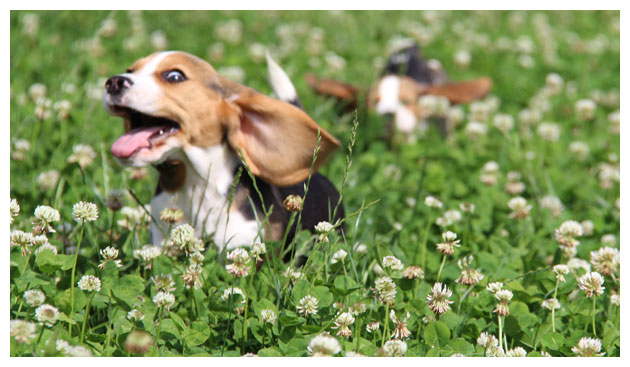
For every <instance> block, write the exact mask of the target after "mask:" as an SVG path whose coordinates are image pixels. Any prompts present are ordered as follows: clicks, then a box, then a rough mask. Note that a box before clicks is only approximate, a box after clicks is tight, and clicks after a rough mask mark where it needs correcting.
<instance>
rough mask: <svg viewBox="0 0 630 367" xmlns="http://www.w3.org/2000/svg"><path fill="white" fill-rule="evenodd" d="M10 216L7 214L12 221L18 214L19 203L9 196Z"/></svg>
mask: <svg viewBox="0 0 630 367" xmlns="http://www.w3.org/2000/svg"><path fill="white" fill-rule="evenodd" d="M10 207H11V216H9V220H10V222H11V223H13V217H17V216H18V215H19V214H20V204H18V202H17V200H15V199H13V198H11V204H10Z"/></svg>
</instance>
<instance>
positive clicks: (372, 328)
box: [365, 321, 381, 333]
mask: <svg viewBox="0 0 630 367" xmlns="http://www.w3.org/2000/svg"><path fill="white" fill-rule="evenodd" d="M380 327H381V324H380V323H379V322H377V321H373V322H370V323H368V324H367V325H366V326H365V330H366V331H367V332H368V333H373V332H375V331H376V330H378V329H379V328H380Z"/></svg>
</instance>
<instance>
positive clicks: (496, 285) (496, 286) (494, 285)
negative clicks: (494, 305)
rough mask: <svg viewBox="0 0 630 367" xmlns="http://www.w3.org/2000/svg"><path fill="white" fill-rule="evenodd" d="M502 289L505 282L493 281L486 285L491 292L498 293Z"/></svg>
mask: <svg viewBox="0 0 630 367" xmlns="http://www.w3.org/2000/svg"><path fill="white" fill-rule="evenodd" d="M501 289H503V283H501V282H493V283H488V285H486V290H487V291H488V292H490V293H497V292H498V291H500V290H501Z"/></svg>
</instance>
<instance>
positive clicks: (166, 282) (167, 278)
mask: <svg viewBox="0 0 630 367" xmlns="http://www.w3.org/2000/svg"><path fill="white" fill-rule="evenodd" d="M151 282H153V285H154V286H155V289H156V290H157V291H158V292H164V293H172V292H173V291H175V288H176V287H175V281H173V276H172V275H171V274H166V275H164V274H161V275H156V276H152V277H151Z"/></svg>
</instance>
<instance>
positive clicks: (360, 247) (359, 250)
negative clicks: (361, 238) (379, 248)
mask: <svg viewBox="0 0 630 367" xmlns="http://www.w3.org/2000/svg"><path fill="white" fill-rule="evenodd" d="M367 251H368V248H367V246H366V245H365V244H363V243H357V244H356V245H355V246H354V252H355V253H356V254H359V255H365V254H367Z"/></svg>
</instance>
